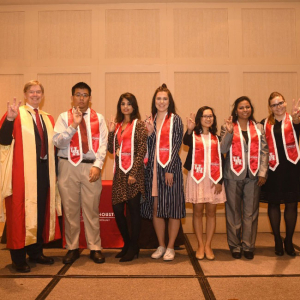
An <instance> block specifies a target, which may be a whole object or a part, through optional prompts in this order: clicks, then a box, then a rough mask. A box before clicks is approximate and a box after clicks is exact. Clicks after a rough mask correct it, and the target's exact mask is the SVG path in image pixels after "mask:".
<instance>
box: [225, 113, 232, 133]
mask: <svg viewBox="0 0 300 300" xmlns="http://www.w3.org/2000/svg"><path fill="white" fill-rule="evenodd" d="M225 123H226V130H227V131H228V132H229V133H232V131H233V124H232V116H230V117H229V118H228V119H227V120H226V119H225Z"/></svg>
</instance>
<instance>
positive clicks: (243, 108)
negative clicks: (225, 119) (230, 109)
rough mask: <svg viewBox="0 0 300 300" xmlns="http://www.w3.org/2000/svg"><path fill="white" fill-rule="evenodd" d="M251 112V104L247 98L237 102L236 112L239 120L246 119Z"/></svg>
mask: <svg viewBox="0 0 300 300" xmlns="http://www.w3.org/2000/svg"><path fill="white" fill-rule="evenodd" d="M251 112H252V110H251V105H250V103H249V102H248V101H247V100H243V101H241V102H240V103H239V104H238V106H237V110H236V113H237V117H238V120H239V121H240V120H248V119H249V117H250V116H251Z"/></svg>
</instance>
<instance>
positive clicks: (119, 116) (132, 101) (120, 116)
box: [116, 92, 141, 123]
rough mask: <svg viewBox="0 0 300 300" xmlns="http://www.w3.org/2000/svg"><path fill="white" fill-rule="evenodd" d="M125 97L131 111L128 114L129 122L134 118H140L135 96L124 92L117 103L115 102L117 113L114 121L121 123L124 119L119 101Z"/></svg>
mask: <svg viewBox="0 0 300 300" xmlns="http://www.w3.org/2000/svg"><path fill="white" fill-rule="evenodd" d="M124 98H125V99H127V100H128V101H129V103H130V104H131V106H132V108H133V111H132V113H131V115H130V122H132V121H133V120H134V119H139V120H140V119H141V115H140V112H139V106H138V104H137V101H136V98H135V96H134V95H133V94H131V93H128V92H127V93H124V94H122V95H121V96H120V98H119V101H118V104H117V115H116V122H117V123H121V122H122V121H123V120H124V115H123V113H122V111H121V103H122V100H123V99H124Z"/></svg>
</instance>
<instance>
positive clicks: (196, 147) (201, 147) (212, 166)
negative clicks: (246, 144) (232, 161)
mask: <svg viewBox="0 0 300 300" xmlns="http://www.w3.org/2000/svg"><path fill="white" fill-rule="evenodd" d="M207 159H208V162H209V178H210V179H211V181H212V182H213V183H214V184H217V183H218V182H219V180H220V179H221V178H222V168H221V151H220V143H219V140H218V138H217V137H216V136H215V135H213V134H211V133H209V144H208V151H206V147H205V139H204V138H203V135H202V134H195V132H194V131H193V153H192V169H191V171H192V173H191V176H192V178H193V179H194V180H195V182H196V183H200V182H201V181H202V180H203V179H204V177H205V174H206V163H205V162H206V160H207Z"/></svg>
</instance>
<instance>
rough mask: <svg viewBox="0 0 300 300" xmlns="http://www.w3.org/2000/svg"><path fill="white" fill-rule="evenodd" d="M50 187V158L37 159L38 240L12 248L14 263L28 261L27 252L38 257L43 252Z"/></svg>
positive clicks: (33, 256)
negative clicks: (22, 246)
mask: <svg viewBox="0 0 300 300" xmlns="http://www.w3.org/2000/svg"><path fill="white" fill-rule="evenodd" d="M48 189H49V167H48V160H38V161H37V221H38V224H37V242H36V243H35V244H31V245H28V246H25V247H24V248H21V249H11V250H10V255H11V259H12V261H13V262H14V263H16V264H20V263H24V262H25V261H26V253H27V254H28V256H29V257H31V258H38V257H39V256H40V255H42V254H43V230H44V222H45V212H46V204H47V195H48Z"/></svg>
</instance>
